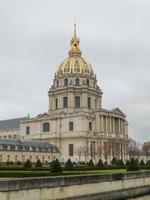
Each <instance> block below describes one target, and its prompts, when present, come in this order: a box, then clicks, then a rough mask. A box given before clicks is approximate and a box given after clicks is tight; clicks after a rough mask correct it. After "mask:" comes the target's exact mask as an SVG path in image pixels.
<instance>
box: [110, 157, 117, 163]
mask: <svg viewBox="0 0 150 200" xmlns="http://www.w3.org/2000/svg"><path fill="white" fill-rule="evenodd" d="M111 164H112V165H117V159H116V157H113V159H112V161H111Z"/></svg>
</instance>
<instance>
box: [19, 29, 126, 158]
mask: <svg viewBox="0 0 150 200" xmlns="http://www.w3.org/2000/svg"><path fill="white" fill-rule="evenodd" d="M102 94H103V93H102V90H101V88H100V87H99V86H98V84H97V79H96V75H95V74H94V71H93V69H92V66H91V65H90V64H89V63H88V62H87V61H86V60H85V59H84V58H82V56H81V51H80V48H79V39H78V38H77V35H76V25H75V28H74V36H73V38H72V40H71V49H70V50H69V57H68V58H67V59H65V60H64V61H63V62H62V63H61V64H60V66H59V68H58V70H57V72H56V73H55V76H54V80H53V84H52V86H51V88H50V89H49V91H48V97H49V110H48V112H47V113H43V114H40V115H38V116H37V117H35V118H32V119H26V120H22V121H21V124H20V137H21V138H26V139H40V140H44V141H46V142H49V143H51V144H54V145H56V146H57V147H58V148H59V149H60V151H61V156H60V160H61V161H66V160H67V159H68V158H70V159H71V160H72V161H76V162H78V161H87V160H89V159H93V160H94V161H98V160H99V159H100V158H101V159H103V160H106V161H110V160H111V159H112V157H114V156H116V157H117V158H118V159H121V158H122V159H123V160H125V159H127V158H128V122H127V120H126V116H125V114H124V113H123V112H122V111H121V110H120V109H119V108H115V109H112V110H106V109H104V108H103V107H102Z"/></svg>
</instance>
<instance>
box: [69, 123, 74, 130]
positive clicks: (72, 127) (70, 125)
mask: <svg viewBox="0 0 150 200" xmlns="http://www.w3.org/2000/svg"><path fill="white" fill-rule="evenodd" d="M73 129H74V123H73V121H70V122H69V131H73Z"/></svg>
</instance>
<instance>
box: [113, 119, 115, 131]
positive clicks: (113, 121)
mask: <svg viewBox="0 0 150 200" xmlns="http://www.w3.org/2000/svg"><path fill="white" fill-rule="evenodd" d="M113 133H115V118H114V117H113Z"/></svg>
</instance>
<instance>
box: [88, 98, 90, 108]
mask: <svg viewBox="0 0 150 200" xmlns="http://www.w3.org/2000/svg"><path fill="white" fill-rule="evenodd" d="M88 108H89V109H90V108H91V98H90V97H88Z"/></svg>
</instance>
